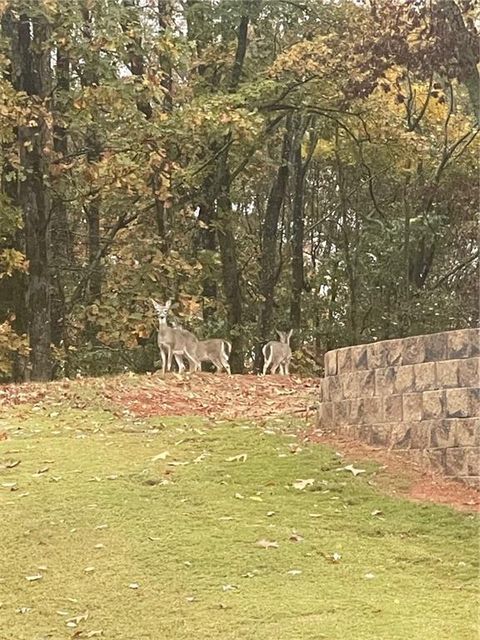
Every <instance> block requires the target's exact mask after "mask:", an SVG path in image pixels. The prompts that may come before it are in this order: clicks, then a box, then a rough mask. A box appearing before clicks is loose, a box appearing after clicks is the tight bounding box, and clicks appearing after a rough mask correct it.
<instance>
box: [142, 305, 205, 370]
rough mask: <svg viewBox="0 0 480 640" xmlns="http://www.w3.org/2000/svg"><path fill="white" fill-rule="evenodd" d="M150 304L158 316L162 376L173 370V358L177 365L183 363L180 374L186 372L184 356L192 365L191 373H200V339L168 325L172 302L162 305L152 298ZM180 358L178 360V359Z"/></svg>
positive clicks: (184, 330) (188, 332)
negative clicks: (198, 351) (198, 352)
mask: <svg viewBox="0 0 480 640" xmlns="http://www.w3.org/2000/svg"><path fill="white" fill-rule="evenodd" d="M150 302H151V303H152V305H153V308H154V309H155V311H156V313H157V316H158V337H157V341H158V348H159V349H160V357H161V358H162V374H163V375H165V371H170V370H171V368H172V356H175V360H176V361H177V364H179V361H181V368H180V365H179V368H180V372H182V371H184V370H185V366H184V364H183V358H182V356H185V357H186V358H187V360H188V362H189V365H190V371H198V370H199V369H200V368H201V365H200V361H199V359H198V357H197V350H198V343H199V340H198V338H197V337H196V336H195V335H194V334H193V333H191V332H190V331H187V330H186V329H182V328H180V327H169V326H168V324H167V316H168V312H169V310H170V307H171V306H172V301H171V300H167V302H166V303H165V304H160V303H159V302H157V301H156V300H153V299H152V298H150ZM177 356H178V359H177Z"/></svg>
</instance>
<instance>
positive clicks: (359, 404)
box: [350, 398, 363, 424]
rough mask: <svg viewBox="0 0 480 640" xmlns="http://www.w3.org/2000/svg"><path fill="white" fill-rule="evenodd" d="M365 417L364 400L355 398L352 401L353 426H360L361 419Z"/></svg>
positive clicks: (351, 417)
mask: <svg viewBox="0 0 480 640" xmlns="http://www.w3.org/2000/svg"><path fill="white" fill-rule="evenodd" d="M362 415H363V399H361V398H355V399H354V400H350V422H351V424H358V423H359V422H360V418H361V416H362Z"/></svg>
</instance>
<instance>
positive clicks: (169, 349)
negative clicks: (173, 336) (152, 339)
mask: <svg viewBox="0 0 480 640" xmlns="http://www.w3.org/2000/svg"><path fill="white" fill-rule="evenodd" d="M172 356H173V352H172V347H171V346H170V345H167V371H171V370H172Z"/></svg>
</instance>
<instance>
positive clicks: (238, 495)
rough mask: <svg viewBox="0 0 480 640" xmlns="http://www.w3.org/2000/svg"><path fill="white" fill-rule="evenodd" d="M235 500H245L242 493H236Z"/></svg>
mask: <svg viewBox="0 0 480 640" xmlns="http://www.w3.org/2000/svg"><path fill="white" fill-rule="evenodd" d="M235 498H237V500H244V499H245V498H244V497H243V496H242V494H241V493H236V494H235Z"/></svg>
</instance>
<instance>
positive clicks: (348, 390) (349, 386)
mask: <svg viewBox="0 0 480 640" xmlns="http://www.w3.org/2000/svg"><path fill="white" fill-rule="evenodd" d="M356 376H357V374H356V373H354V372H352V373H345V374H344V375H343V376H342V384H343V397H344V398H361V397H362V393H361V391H360V387H359V385H358V382H357V378H356Z"/></svg>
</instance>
